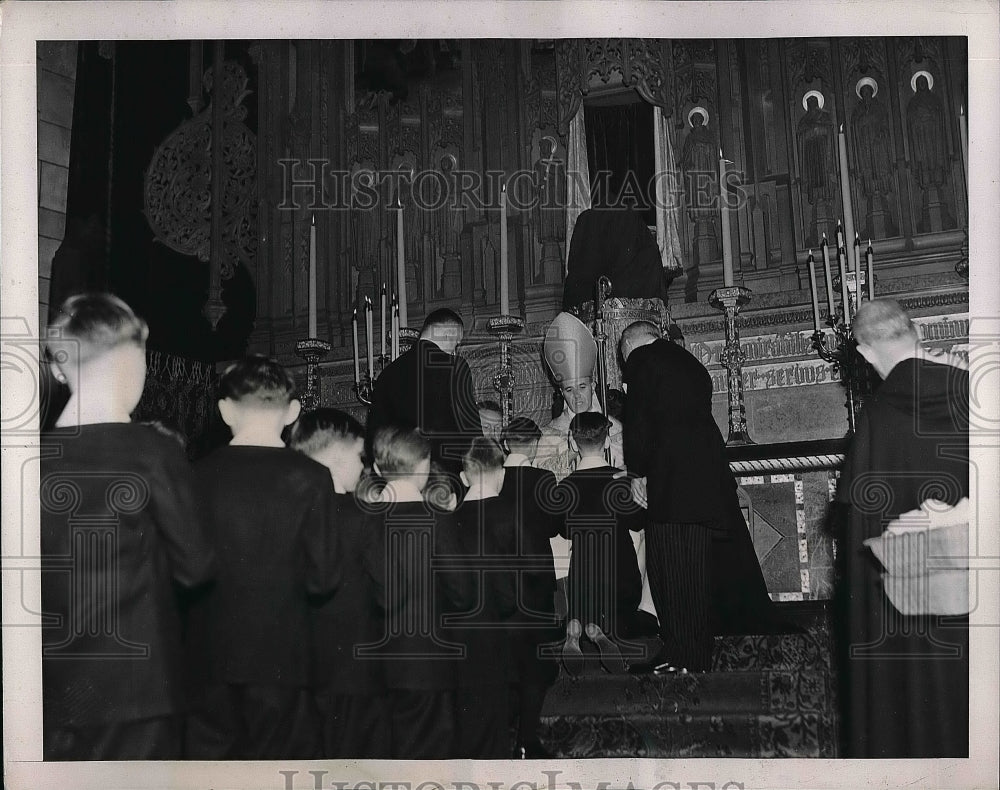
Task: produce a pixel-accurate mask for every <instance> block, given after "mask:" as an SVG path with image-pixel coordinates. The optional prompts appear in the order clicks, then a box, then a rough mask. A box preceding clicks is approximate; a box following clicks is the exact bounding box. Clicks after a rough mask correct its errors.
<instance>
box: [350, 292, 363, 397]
mask: <svg viewBox="0 0 1000 790" xmlns="http://www.w3.org/2000/svg"><path fill="white" fill-rule="evenodd" d="M351 331H352V332H353V334H354V383H355V384H360V383H361V352H360V350H359V349H358V308H356V307H355V308H354V315H353V316H352V317H351Z"/></svg>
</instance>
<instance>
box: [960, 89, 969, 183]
mask: <svg viewBox="0 0 1000 790" xmlns="http://www.w3.org/2000/svg"><path fill="white" fill-rule="evenodd" d="M958 132H959V134H958V136H959V137H960V138H961V143H962V164H964V165H965V178H966V181H968V178H969V124H968V122H967V121H966V119H965V105H964V104H963V105H962V107H961V109H960V110H959V111H958Z"/></svg>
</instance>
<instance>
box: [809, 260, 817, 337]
mask: <svg viewBox="0 0 1000 790" xmlns="http://www.w3.org/2000/svg"><path fill="white" fill-rule="evenodd" d="M806 266H808V267H809V296H810V297H811V298H812V308H813V327H814V328H815V330H816V331H817V332H819V293H818V292H817V290H816V259H815V258H813V254H812V250H809V260H808V261H807V262H806Z"/></svg>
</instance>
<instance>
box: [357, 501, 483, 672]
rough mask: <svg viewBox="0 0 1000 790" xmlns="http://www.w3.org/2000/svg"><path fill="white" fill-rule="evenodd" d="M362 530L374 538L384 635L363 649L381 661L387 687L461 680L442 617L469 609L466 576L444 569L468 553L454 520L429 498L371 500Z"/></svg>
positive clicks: (372, 561)
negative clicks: (449, 561) (373, 502)
mask: <svg viewBox="0 0 1000 790" xmlns="http://www.w3.org/2000/svg"><path fill="white" fill-rule="evenodd" d="M370 508H371V510H370V512H369V514H368V515H367V516H366V518H365V524H366V526H365V529H366V530H368V531H370V532H371V533H372V534H373V535H374V536H375V539H374V541H373V542H372V543H371V544H370V546H369V548H368V551H367V553H366V557H365V564H366V567H367V568H368V569H369V573H370V574H371V576H372V578H373V579H374V581H375V588H374V589H375V596H376V600H377V602H378V604H379V606H380V607H381V608H382V609H383V610H384V612H385V625H386V627H385V634H384V636H383V637H382V639H381V640H380V641H379V644H378V645H377V646H374V647H372V648H370V649H366V650H365V651H364V654H365V655H371V656H376V657H378V658H379V659H381V660H382V662H383V666H384V673H385V685H386V688H387V689H408V690H420V691H444V690H448V689H454V688H455V687H456V685H457V672H458V666H459V663H460V662H461V659H462V658H463V656H464V651H463V649H462V647H461V645H459V644H457V643H456V642H454V641H451V640H447V639H446V638H445V637H444V635H443V631H442V622H441V618H442V617H443V615H444V614H445V613H446V612H455V611H465V610H468V609H469V608H471V607H472V605H473V603H474V600H475V597H474V596H475V590H474V589H473V587H472V586H471V585H470V584H469V579H468V577H467V575H465V574H462V573H456V572H455V569H454V568H451V569H448V568H444V567H441V564H440V562H439V560H440V558H442V557H445V558H448V557H450V558H456V557H460V556H461V555H462V554H463V549H462V547H461V544H460V542H459V538H458V533H457V530H456V529H455V522H454V521H452V520H450V519H449V518H448V514H445V513H443V512H442V511H439V510H437V509H436V508H434V507H432V506H431V505H429V504H428V503H427V502H393V503H389V504H376V505H372V506H370Z"/></svg>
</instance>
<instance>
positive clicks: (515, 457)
mask: <svg viewBox="0 0 1000 790" xmlns="http://www.w3.org/2000/svg"><path fill="white" fill-rule="evenodd" d="M503 465H504V466H505V467H510V466H531V460H530V459H529V458H528V456H526V455H525V454H524V453H511V454H510V455H508V456H507V458H506V460H505V461H504V462H503Z"/></svg>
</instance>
